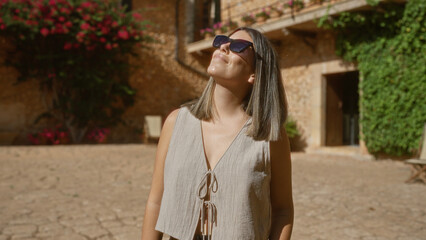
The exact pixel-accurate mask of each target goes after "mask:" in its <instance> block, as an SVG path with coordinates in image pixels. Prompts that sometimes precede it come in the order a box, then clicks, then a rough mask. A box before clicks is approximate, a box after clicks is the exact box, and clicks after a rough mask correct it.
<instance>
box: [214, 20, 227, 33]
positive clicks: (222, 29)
mask: <svg viewBox="0 0 426 240" xmlns="http://www.w3.org/2000/svg"><path fill="white" fill-rule="evenodd" d="M213 29H214V33H215V34H216V35H218V34H223V33H226V32H227V31H228V26H226V25H225V24H223V23H222V22H217V23H215V24H213Z"/></svg>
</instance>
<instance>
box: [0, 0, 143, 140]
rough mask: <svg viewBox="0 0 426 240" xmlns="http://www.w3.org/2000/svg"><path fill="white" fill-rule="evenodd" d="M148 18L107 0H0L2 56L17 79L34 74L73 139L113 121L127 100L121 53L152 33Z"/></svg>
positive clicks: (51, 109) (129, 98)
mask: <svg viewBox="0 0 426 240" xmlns="http://www.w3.org/2000/svg"><path fill="white" fill-rule="evenodd" d="M147 27H149V22H148V21H146V20H143V19H142V14H141V13H139V12H125V9H124V8H122V7H120V6H118V4H117V3H116V2H115V1H110V0H0V35H1V36H3V37H5V38H6V39H7V40H9V41H10V42H11V43H12V44H13V45H14V49H12V50H11V51H9V53H8V55H7V57H6V62H7V63H8V64H10V65H12V66H13V67H15V68H16V69H17V70H18V71H19V72H20V77H19V79H18V81H25V80H27V79H37V80H38V81H39V82H40V87H41V88H40V89H42V91H43V95H44V96H47V97H48V100H49V102H48V103H49V107H48V110H47V113H44V114H43V115H49V116H53V117H54V118H55V119H56V120H57V121H59V122H61V123H63V124H64V126H65V127H66V128H67V129H68V130H69V131H70V136H71V138H72V140H73V141H74V142H80V141H81V140H82V139H83V137H84V136H85V134H86V131H87V129H89V128H93V126H111V125H114V124H117V123H119V122H120V117H121V115H122V113H123V112H124V110H125V109H126V108H127V107H128V106H130V105H132V104H133V98H134V94H135V90H134V89H133V88H132V87H131V86H130V84H129V82H128V79H127V76H128V75H129V64H128V63H127V58H128V56H129V55H130V54H135V52H134V50H135V46H138V45H139V44H141V43H143V42H145V41H149V40H151V39H150V38H149V37H148V36H147V35H145V34H144V30H146V29H147Z"/></svg>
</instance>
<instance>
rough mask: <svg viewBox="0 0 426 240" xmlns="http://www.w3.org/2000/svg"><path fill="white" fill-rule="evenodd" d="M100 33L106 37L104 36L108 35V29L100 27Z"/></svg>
mask: <svg viewBox="0 0 426 240" xmlns="http://www.w3.org/2000/svg"><path fill="white" fill-rule="evenodd" d="M101 33H102V34H104V35H106V34H108V33H109V29H108V28H107V27H102V28H101Z"/></svg>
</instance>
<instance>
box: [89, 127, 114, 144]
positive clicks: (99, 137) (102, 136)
mask: <svg viewBox="0 0 426 240" xmlns="http://www.w3.org/2000/svg"><path fill="white" fill-rule="evenodd" d="M109 132H110V130H109V129H108V128H95V129H93V130H92V131H90V132H89V133H88V134H87V136H86V137H87V139H88V140H90V141H95V142H96V143H103V142H105V141H106V138H107V136H108V134H109Z"/></svg>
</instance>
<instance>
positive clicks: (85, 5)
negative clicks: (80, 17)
mask: <svg viewBox="0 0 426 240" xmlns="http://www.w3.org/2000/svg"><path fill="white" fill-rule="evenodd" d="M81 7H83V8H90V7H92V3H90V2H84V3H82V4H81Z"/></svg>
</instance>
